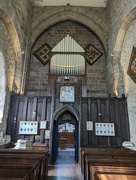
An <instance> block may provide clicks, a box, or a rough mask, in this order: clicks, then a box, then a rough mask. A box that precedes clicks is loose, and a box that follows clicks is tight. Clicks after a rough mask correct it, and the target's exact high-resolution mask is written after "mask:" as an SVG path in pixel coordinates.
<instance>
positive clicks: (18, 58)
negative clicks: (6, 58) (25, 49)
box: [0, 9, 22, 92]
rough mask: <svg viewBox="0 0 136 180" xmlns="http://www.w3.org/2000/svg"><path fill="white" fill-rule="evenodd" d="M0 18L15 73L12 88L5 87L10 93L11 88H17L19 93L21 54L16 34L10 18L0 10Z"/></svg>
mask: <svg viewBox="0 0 136 180" xmlns="http://www.w3.org/2000/svg"><path fill="white" fill-rule="evenodd" d="M0 18H1V19H2V21H3V22H4V24H5V25H6V28H7V31H8V33H9V37H10V41H11V45H12V48H13V52H14V61H15V67H14V69H15V72H14V77H13V83H12V86H11V85H10V86H9V84H7V86H8V89H9V91H12V89H13V88H17V89H18V91H19V92H20V89H21V77H22V54H21V47H20V42H19V38H18V34H17V31H16V28H15V25H14V23H13V21H12V19H11V17H10V16H9V15H8V14H7V13H6V12H5V11H3V10H2V9H0ZM7 78H8V77H7ZM7 83H8V81H7ZM13 86H15V87H13Z"/></svg>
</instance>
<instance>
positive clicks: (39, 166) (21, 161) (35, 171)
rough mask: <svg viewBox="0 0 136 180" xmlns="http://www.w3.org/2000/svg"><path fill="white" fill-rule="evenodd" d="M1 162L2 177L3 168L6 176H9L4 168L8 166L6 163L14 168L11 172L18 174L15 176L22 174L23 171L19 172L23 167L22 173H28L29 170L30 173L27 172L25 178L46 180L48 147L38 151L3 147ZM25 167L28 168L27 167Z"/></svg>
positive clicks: (0, 154)
mask: <svg viewBox="0 0 136 180" xmlns="http://www.w3.org/2000/svg"><path fill="white" fill-rule="evenodd" d="M0 164H1V165H0V177H1V175H3V174H2V171H1V170H3V172H4V173H5V176H7V174H6V169H5V170H4V169H3V168H4V167H5V168H6V164H7V165H9V164H10V165H11V167H12V169H13V170H14V171H11V174H14V175H15V174H16V175H15V176H18V174H20V175H21V173H19V172H20V171H19V169H21V167H22V168H23V170H21V172H22V173H23V172H26V173H27V172H28V171H29V173H27V174H26V177H25V179H32V180H33V179H35V180H42V179H43V180H45V177H46V175H47V171H48V149H47V150H44V151H37V150H33V149H29V150H28V149H26V150H20V149H19V150H16V149H1V150H0ZM25 167H28V168H26V169H25ZM7 168H8V166H7ZM16 169H18V170H16ZM14 175H13V176H14ZM31 176H32V177H31ZM28 177H29V178H28ZM30 177H31V178H30Z"/></svg>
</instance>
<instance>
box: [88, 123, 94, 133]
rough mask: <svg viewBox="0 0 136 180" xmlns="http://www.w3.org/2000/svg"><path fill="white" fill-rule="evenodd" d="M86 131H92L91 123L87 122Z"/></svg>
mask: <svg viewBox="0 0 136 180" xmlns="http://www.w3.org/2000/svg"><path fill="white" fill-rule="evenodd" d="M87 131H93V121H87Z"/></svg>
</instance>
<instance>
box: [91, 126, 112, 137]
mask: <svg viewBox="0 0 136 180" xmlns="http://www.w3.org/2000/svg"><path fill="white" fill-rule="evenodd" d="M95 135H96V136H115V129H114V123H95Z"/></svg>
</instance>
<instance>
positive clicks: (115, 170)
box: [89, 164, 136, 180]
mask: <svg viewBox="0 0 136 180" xmlns="http://www.w3.org/2000/svg"><path fill="white" fill-rule="evenodd" d="M90 172H91V173H90V177H89V179H90V180H99V176H98V175H99V174H111V175H127V176H128V175H129V176H130V175H131V176H132V175H133V176H134V177H135V178H136V167H128V166H123V167H122V166H117V165H116V164H115V165H114V166H110V165H109V166H108V165H106V166H103V165H101V166H100V165H97V166H96V165H93V166H92V165H91V166H90Z"/></svg>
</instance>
